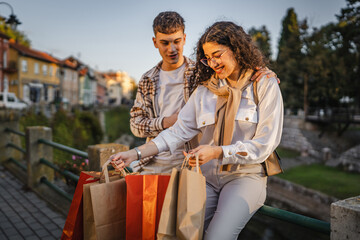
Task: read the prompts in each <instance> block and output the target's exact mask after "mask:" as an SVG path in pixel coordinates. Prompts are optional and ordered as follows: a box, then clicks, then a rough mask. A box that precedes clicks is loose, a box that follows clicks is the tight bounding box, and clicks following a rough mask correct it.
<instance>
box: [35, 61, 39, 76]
mask: <svg viewBox="0 0 360 240" xmlns="http://www.w3.org/2000/svg"><path fill="white" fill-rule="evenodd" d="M34 73H35V74H39V64H38V63H35V64H34Z"/></svg>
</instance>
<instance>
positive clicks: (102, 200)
mask: <svg viewBox="0 0 360 240" xmlns="http://www.w3.org/2000/svg"><path fill="white" fill-rule="evenodd" d="M109 163H110V160H109V161H107V162H106V163H105V164H104V165H103V167H102V169H103V173H104V175H105V182H104V183H101V182H100V183H98V184H94V185H91V186H90V195H91V204H92V210H93V214H94V224H95V232H96V239H98V240H111V239H114V240H115V239H125V234H126V233H125V231H126V224H125V220H126V183H125V179H124V178H121V179H118V180H113V179H112V181H110V178H109V174H108V170H107V165H108V164H109ZM84 230H85V229H84Z"/></svg>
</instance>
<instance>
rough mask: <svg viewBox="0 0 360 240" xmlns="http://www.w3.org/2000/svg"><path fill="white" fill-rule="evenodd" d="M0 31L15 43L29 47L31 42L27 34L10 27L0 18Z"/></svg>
mask: <svg viewBox="0 0 360 240" xmlns="http://www.w3.org/2000/svg"><path fill="white" fill-rule="evenodd" d="M0 31H1V32H3V33H5V34H6V35H8V36H9V37H10V38H11V39H14V40H15V41H16V42H17V43H19V44H21V45H24V46H26V47H30V45H31V42H30V40H29V39H28V38H27V36H26V35H25V34H24V33H23V32H21V31H18V30H13V29H11V28H10V27H9V26H8V25H7V24H6V23H5V22H4V20H3V19H2V20H1V19H0Z"/></svg>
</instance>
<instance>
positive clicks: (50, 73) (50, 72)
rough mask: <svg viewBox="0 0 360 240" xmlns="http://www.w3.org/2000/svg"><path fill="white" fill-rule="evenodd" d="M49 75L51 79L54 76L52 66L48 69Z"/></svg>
mask: <svg viewBox="0 0 360 240" xmlns="http://www.w3.org/2000/svg"><path fill="white" fill-rule="evenodd" d="M49 75H50V76H51V77H52V76H53V75H54V69H53V66H50V67H49Z"/></svg>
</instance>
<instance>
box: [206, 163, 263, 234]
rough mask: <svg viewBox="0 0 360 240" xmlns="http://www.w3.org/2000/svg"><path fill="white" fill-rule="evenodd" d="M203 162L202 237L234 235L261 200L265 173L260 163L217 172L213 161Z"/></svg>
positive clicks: (239, 230) (258, 206)
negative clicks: (203, 214)
mask: <svg viewBox="0 0 360 240" xmlns="http://www.w3.org/2000/svg"><path fill="white" fill-rule="evenodd" d="M209 163H210V162H209ZM205 165H207V164H205ZM205 165H204V167H202V169H203V173H204V175H206V194H207V195H206V196H207V197H206V212H205V226H204V229H205V235H204V239H206V240H212V239H214V240H218V239H221V240H228V239H237V237H238V235H239V233H240V232H241V230H242V229H243V228H244V227H245V225H246V223H247V222H248V221H249V220H250V218H251V217H252V216H253V215H254V213H255V212H256V211H257V210H258V209H259V208H260V207H261V206H262V205H263V204H264V202H265V198H266V182H267V177H266V176H264V171H263V169H262V166H261V165H260V164H256V165H249V166H248V167H246V168H243V169H240V170H236V171H234V172H219V171H218V169H219V167H218V166H215V163H214V162H213V163H212V164H211V163H210V164H209V165H208V166H205ZM211 165H212V166H211ZM209 170H210V171H209Z"/></svg>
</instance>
